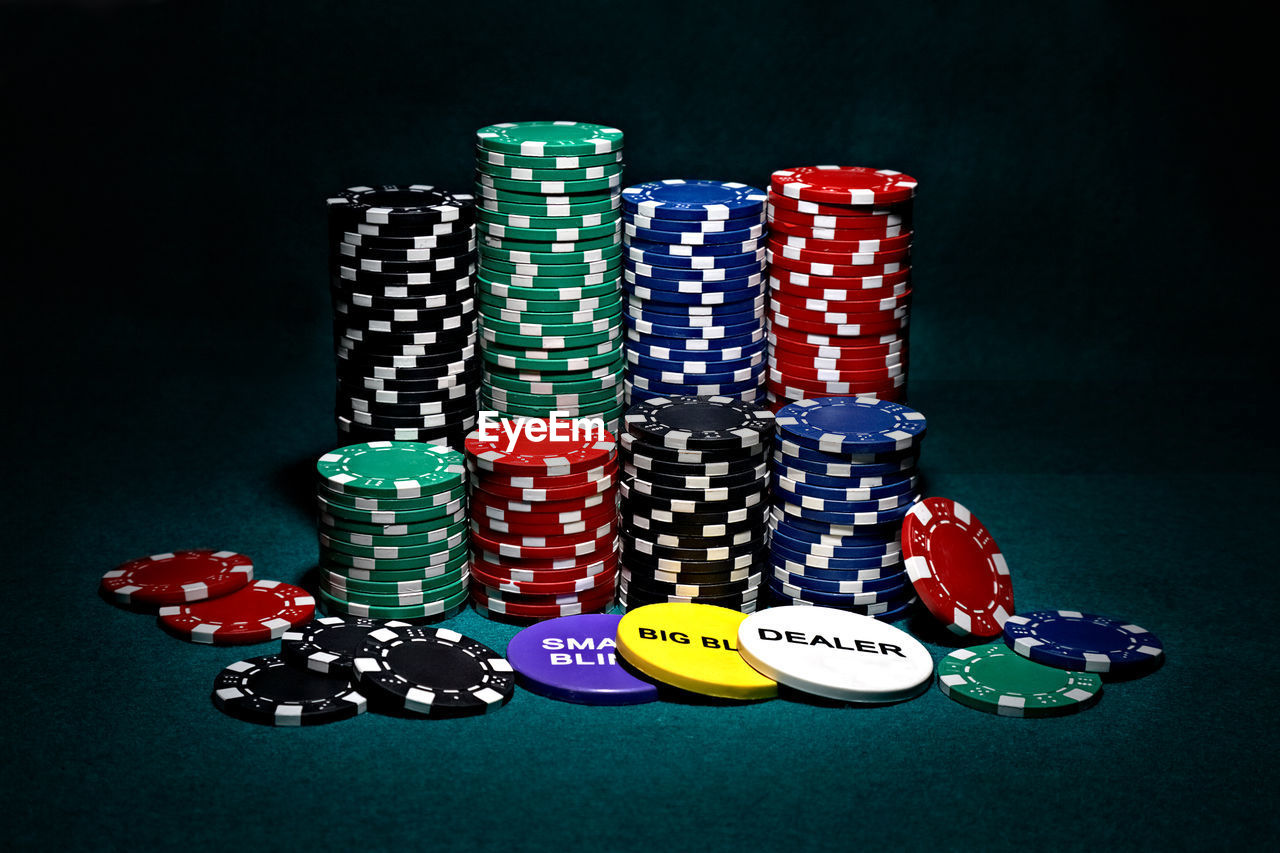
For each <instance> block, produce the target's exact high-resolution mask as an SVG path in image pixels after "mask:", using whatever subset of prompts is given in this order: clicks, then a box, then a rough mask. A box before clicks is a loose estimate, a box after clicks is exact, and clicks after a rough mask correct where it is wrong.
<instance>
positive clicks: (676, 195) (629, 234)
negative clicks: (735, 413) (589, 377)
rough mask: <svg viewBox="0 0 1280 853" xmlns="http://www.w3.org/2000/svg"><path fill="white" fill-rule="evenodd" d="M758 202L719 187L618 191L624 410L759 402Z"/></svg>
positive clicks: (756, 193)
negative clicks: (682, 400) (667, 400)
mask: <svg viewBox="0 0 1280 853" xmlns="http://www.w3.org/2000/svg"><path fill="white" fill-rule="evenodd" d="M765 199H766V195H765V193H764V191H763V190H758V189H756V188H755V187H749V186H747V185H745V184H739V183H724V182H721V181H702V180H697V181H688V180H676V179H672V180H665V181H654V182H651V183H647V184H638V185H637V186H634V187H627V188H626V189H625V190H623V191H622V208H623V216H624V219H625V229H624V232H623V241H624V243H625V246H626V259H625V262H624V263H625V270H624V273H623V276H624V279H625V282H626V284H625V285H624V286H625V287H626V290H627V294H628V300H627V305H626V322H627V402H628V403H631V402H634V401H635V400H640V399H643V398H645V397H647V396H665V395H673V394H674V395H692V396H721V397H735V398H737V399H739V400H744V401H746V402H748V403H756V402H758V401H759V400H761V399H762V398H763V395H764V384H765V370H766V366H765V345H766V344H765V340H764V302H765V296H764V294H765V282H764V269H765V250H764V242H765V231H766V225H765V221H764V218H765Z"/></svg>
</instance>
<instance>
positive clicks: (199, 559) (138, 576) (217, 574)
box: [100, 549, 253, 606]
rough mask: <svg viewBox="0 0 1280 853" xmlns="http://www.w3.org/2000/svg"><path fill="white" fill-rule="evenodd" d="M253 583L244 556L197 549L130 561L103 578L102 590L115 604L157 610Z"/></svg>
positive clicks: (251, 569)
mask: <svg viewBox="0 0 1280 853" xmlns="http://www.w3.org/2000/svg"><path fill="white" fill-rule="evenodd" d="M251 580H253V563H252V562H251V561H250V560H249V558H248V557H246V556H244V555H243V554H237V553H236V552H234V551H214V550H211V549H208V550H206V549H197V550H192V551H174V552H171V553H165V554H152V555H151V556H150V557H142V558H140V559H137V560H130V561H129V562H127V563H124V564H123V565H120V566H117V567H116V568H114V569H112V570H111V571H109V572H107V573H106V574H104V575H103V576H102V582H101V585H100V589H101V590H102V592H103V593H104V594H105V595H107V596H109V597H110V599H111V600H112V601H114V602H115V603H116V604H122V605H129V606H138V605H146V606H155V605H162V604H180V603H182V602H184V601H204V600H206V599H210V598H217V597H219V596H222V595H226V594H228V593H231V592H235V591H236V590H237V589H240V588H241V587H243V586H245V584H247V583H249V581H251Z"/></svg>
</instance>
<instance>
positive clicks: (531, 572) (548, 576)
mask: <svg viewBox="0 0 1280 853" xmlns="http://www.w3.org/2000/svg"><path fill="white" fill-rule="evenodd" d="M617 568H618V555H617V554H616V553H615V554H611V555H609V556H608V557H607V558H605V559H603V560H592V561H590V562H585V563H578V564H576V565H570V566H566V567H563V568H559V569H541V568H530V567H528V566H527V565H525V564H524V563H519V564H516V565H508V564H506V563H500V562H496V561H494V560H481V559H472V561H471V571H473V572H475V571H477V570H479V571H480V572H481V573H483V574H485V575H487V576H489V577H491V578H494V579H496V580H500V581H503V582H504V583H506V582H513V583H514V582H522V581H523V582H530V583H562V582H565V581H570V580H581V579H583V578H589V577H592V576H594V575H598V574H601V573H603V572H613V571H616V570H617Z"/></svg>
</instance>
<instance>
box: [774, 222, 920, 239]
mask: <svg viewBox="0 0 1280 853" xmlns="http://www.w3.org/2000/svg"><path fill="white" fill-rule="evenodd" d="M827 218H831V217H827ZM769 233H770V234H774V235H783V236H786V237H795V238H797V239H803V240H846V241H854V242H860V241H862V240H888V239H892V238H898V237H904V238H906V239H907V240H908V241H910V240H911V238H912V235H913V234H914V233H915V232H913V231H912V230H911V228H910V227H909V226H906V225H889V226H871V227H868V228H820V227H814V226H812V225H801V224H799V223H796V222H788V221H787V220H785V219H770V220H769Z"/></svg>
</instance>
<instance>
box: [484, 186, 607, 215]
mask: <svg viewBox="0 0 1280 853" xmlns="http://www.w3.org/2000/svg"><path fill="white" fill-rule="evenodd" d="M486 192H493V190H488V189H486ZM502 195H503V198H488V197H486V196H484V195H481V196H480V198H478V199H476V209H477V211H479V210H484V211H488V212H489V213H507V214H513V215H517V216H548V217H561V216H589V215H591V214H593V213H611V212H616V211H621V210H622V197H621V195H619V194H618V193H606V194H603V195H598V196H575V197H574V198H572V199H564V198H562V197H559V196H557V197H556V198H554V199H552V198H549V197H547V196H538V195H527V194H523V193H503V194H502Z"/></svg>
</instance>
